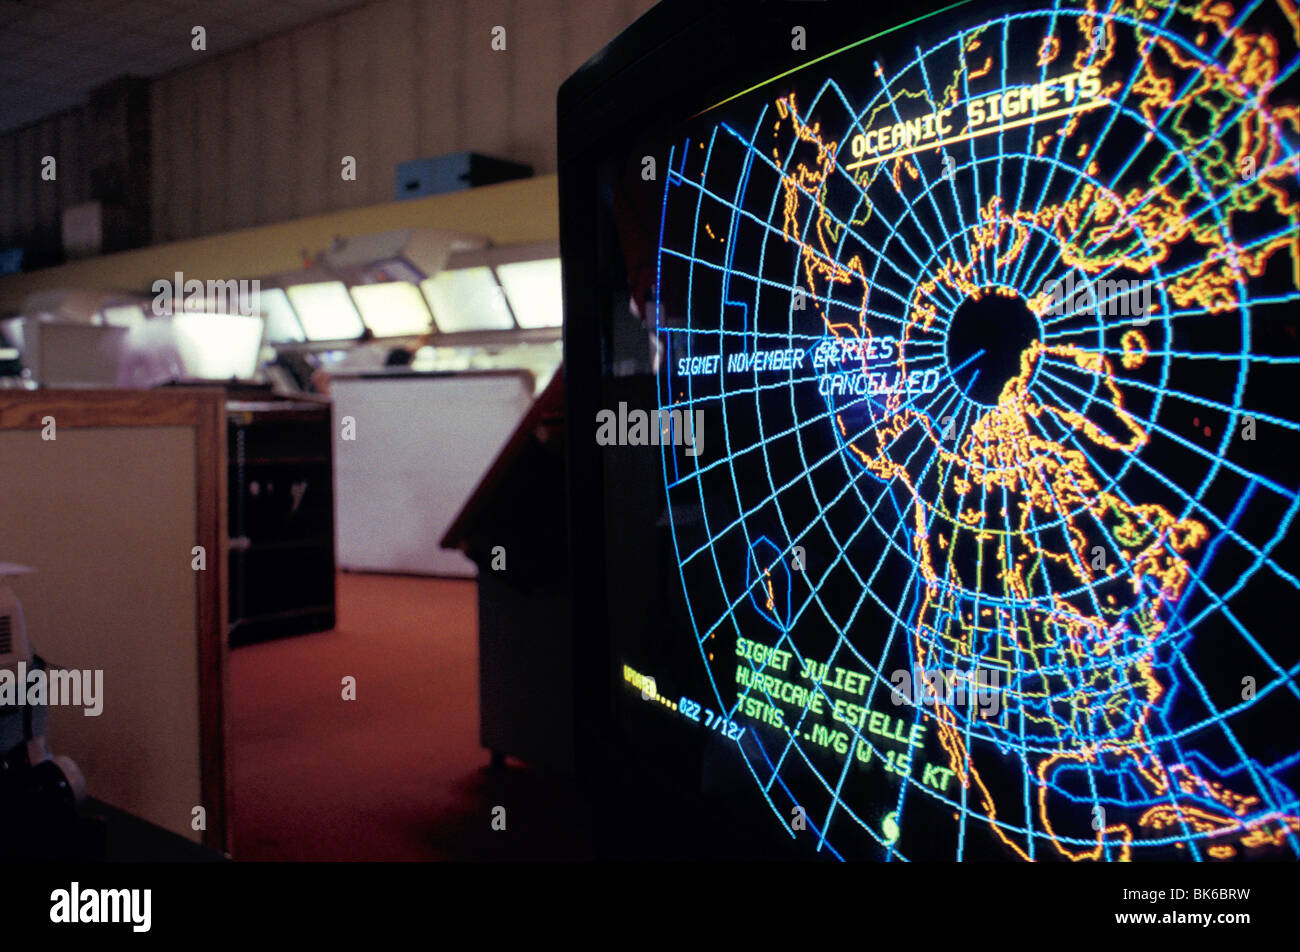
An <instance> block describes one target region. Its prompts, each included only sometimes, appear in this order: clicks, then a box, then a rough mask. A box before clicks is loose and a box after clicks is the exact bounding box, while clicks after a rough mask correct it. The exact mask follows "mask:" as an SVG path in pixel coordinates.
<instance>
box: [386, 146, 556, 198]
mask: <svg viewBox="0 0 1300 952" xmlns="http://www.w3.org/2000/svg"><path fill="white" fill-rule="evenodd" d="M532 174H533V167H532V166H531V165H525V164H524V163H522V162H511V161H510V160H509V159H496V158H493V157H492V156H490V155H480V154H479V153H477V152H452V153H449V154H448V155H439V156H436V157H434V158H432V159H412V160H410V161H409V162H402V163H399V164H398V166H397V198H398V200H399V201H400V200H401V199H403V198H422V197H423V196H425V195H438V194H440V193H442V192H455V191H458V190H460V189H463V188H474V187H475V186H478V185H492V184H494V183H496V182H506V181H509V180H510V179H520V178H528V177H529V176H531V175H532Z"/></svg>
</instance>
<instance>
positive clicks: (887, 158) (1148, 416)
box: [560, 0, 1300, 861]
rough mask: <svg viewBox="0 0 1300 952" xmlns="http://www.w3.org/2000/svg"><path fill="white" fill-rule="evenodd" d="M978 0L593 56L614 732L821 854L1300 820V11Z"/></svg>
mask: <svg viewBox="0 0 1300 952" xmlns="http://www.w3.org/2000/svg"><path fill="white" fill-rule="evenodd" d="M939 6H940V5H939V4H929V5H927V4H922V5H921V6H920V7H919V8H909V9H908V10H907V11H905V12H895V13H893V14H892V19H891V17H890V14H889V10H888V9H887V8H888V5H875V4H861V3H857V2H854V3H838V2H835V0H831V2H827V3H824V4H802V3H776V2H774V3H763V4H755V5H752V7H751V8H750V11H751V12H749V13H747V15H746V16H745V17H743V18H739V19H738V18H736V17H735V16H734V8H729V6H728V5H727V4H724V3H708V2H703V3H698V2H697V3H690V4H675V3H670V4H666V5H664V6H662V7H661V8H659V9H657V10H656V11H654V12H653V13H652V14H651V15H649V16H647V17H646V18H645V19H643V20H642V21H641V22H640V23H638V24H637V25H636V26H635V27H634V28H633V29H632V30H630V31H629V32H628V33H627V34H624V36H622V37H620V39H619V40H618V41H617V42H616V43H615V44H614V45H613V46H612V47H611V48H610V50H609V51H607V55H606V56H605V57H603V58H602V59H600V60H597V61H593V63H592V64H590V65H589V67H588V68H586V69H585V70H584V71H583V72H582V73H579V74H578V75H577V76H575V77H574V78H573V79H572V80H570V82H569V84H568V85H567V86H566V88H565V90H563V91H562V93H561V175H560V190H561V223H562V224H561V228H562V243H563V252H564V267H565V297H566V315H565V336H566V341H565V346H566V379H567V381H568V385H569V427H570V434H571V435H570V441H571V443H572V444H573V447H572V449H571V454H572V457H571V467H572V479H573V480H574V485H573V489H572V499H573V501H574V505H573V510H574V511H573V514H572V519H573V535H574V540H573V548H574V560H575V561H574V569H575V579H577V580H580V581H579V582H578V583H577V588H576V590H575V612H576V613H577V616H578V621H577V623H576V625H577V628H578V632H579V633H578V635H577V637H579V638H580V639H582V638H584V637H585V638H586V640H580V642H579V650H580V651H583V652H588V653H589V655H590V660H589V661H587V662H586V668H585V673H586V676H587V677H588V678H590V679H593V680H594V679H599V680H600V682H601V683H602V684H603V685H604V686H605V688H606V690H604V691H602V692H601V693H599V694H596V695H593V696H592V697H591V698H589V699H588V700H587V702H586V703H587V704H588V705H589V707H588V710H589V712H590V713H591V715H592V719H593V722H594V723H599V724H600V725H601V726H599V727H595V728H592V730H591V732H590V736H589V737H588V738H587V740H588V742H589V743H590V744H591V745H592V747H593V749H596V748H598V749H599V750H600V751H601V756H602V757H604V758H605V760H606V762H607V763H608V762H619V763H621V764H622V769H626V770H629V771H633V772H636V771H640V772H641V773H643V774H646V775H649V774H654V775H656V777H658V778H660V780H662V778H663V777H664V776H670V777H671V778H672V779H673V781H674V782H675V784H676V785H677V786H678V787H681V788H684V789H685V790H687V791H688V793H692V794H699V795H701V796H703V797H705V798H708V797H710V796H713V795H719V796H728V797H735V798H738V799H739V801H740V802H748V803H751V804H757V805H759V807H760V808H761V809H760V811H759V812H760V813H762V814H764V817H763V818H762V819H761V820H760V821H757V822H760V823H761V824H764V825H766V826H767V827H768V828H769V829H770V831H775V832H776V833H778V834H779V836H778V839H781V840H782V841H783V842H784V841H785V840H788V841H789V842H790V843H791V844H792V848H793V849H795V850H796V851H802V852H803V853H806V854H807V855H821V856H826V857H830V858H840V859H862V858H868V859H880V860H913V859H940V860H961V859H1008V860H1047V859H1056V860H1086V861H1118V860H1128V859H1134V860H1170V859H1173V860H1179V859H1185V860H1234V859H1243V858H1244V859H1251V858H1288V857H1289V858H1292V859H1294V858H1295V857H1296V856H1297V855H1300V805H1298V804H1297V790H1300V740H1298V739H1297V731H1296V724H1297V723H1300V690H1298V689H1297V686H1296V673H1297V671H1298V670H1300V642H1297V640H1296V638H1295V636H1294V629H1295V626H1294V624H1292V623H1289V622H1288V623H1285V624H1282V623H1279V619H1283V618H1294V617H1295V616H1296V613H1297V611H1298V610H1300V598H1298V597H1297V596H1298V586H1300V581H1298V578H1300V558H1298V556H1297V546H1296V533H1295V529H1294V518H1295V516H1296V512H1297V508H1298V507H1300V423H1298V422H1297V420H1298V419H1300V413H1298V411H1297V404H1296V400H1295V394H1296V388H1295V382H1294V380H1295V374H1296V372H1297V369H1298V368H1297V364H1298V363H1300V340H1298V337H1297V325H1298V323H1300V322H1298V318H1297V315H1298V314H1300V307H1298V306H1297V305H1298V304H1300V246H1298V245H1297V242H1296V208H1297V201H1298V200H1300V186H1298V183H1297V179H1298V176H1300V159H1298V158H1297V149H1298V148H1300V110H1298V108H1297V96H1296V81H1295V73H1296V70H1297V68H1300V59H1298V58H1297V46H1296V44H1297V33H1296V30H1295V15H1294V12H1293V11H1291V12H1290V13H1288V7H1287V5H1285V4H1281V3H1278V4H1274V3H1253V4H1238V3H1222V4H1217V5H1215V6H1214V7H1213V9H1212V10H1210V9H1207V8H1206V7H1205V6H1204V5H1201V6H1196V5H1175V4H1172V3H1155V4H1148V5H1145V6H1143V7H1141V8H1140V12H1136V13H1135V12H1134V9H1133V8H1132V6H1131V5H1127V4H1120V3H1111V4H1109V5H1107V4H1106V3H1104V2H1103V3H1101V4H1096V5H1084V4H1073V3H1056V4H1053V3H1050V2H1039V3H992V4H990V3H982V2H970V3H959V4H953V5H950V6H948V7H946V8H944V9H942V10H940V11H938V12H935V11H936V8H938V7H939ZM1093 6H1095V7H1096V9H1095V10H1094V9H1092V8H1091V7H1093ZM729 9H730V13H731V15H730V16H728V12H729ZM1288 17H1289V19H1288ZM904 21H906V22H904ZM724 24H726V25H727V26H724ZM728 31H730V32H728ZM684 62H685V63H690V65H691V68H690V69H688V70H677V69H669V68H668V65H669V64H672V63H678V64H680V63H684ZM683 74H685V75H683ZM588 583H590V584H589V585H588ZM584 626H585V627H584ZM583 630H591V631H595V632H599V633H600V634H599V635H588V636H583V635H582V634H581V632H582V631H583ZM629 765H630V766H629ZM660 780H656V781H654V782H656V783H658V782H660ZM656 789H658V788H656Z"/></svg>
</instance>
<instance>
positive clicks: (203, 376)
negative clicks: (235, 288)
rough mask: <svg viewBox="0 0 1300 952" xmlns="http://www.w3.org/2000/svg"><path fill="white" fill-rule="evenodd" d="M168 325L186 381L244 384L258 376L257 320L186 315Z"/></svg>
mask: <svg viewBox="0 0 1300 952" xmlns="http://www.w3.org/2000/svg"><path fill="white" fill-rule="evenodd" d="M171 322H172V334H173V336H174V338H175V342H176V351H177V354H178V355H179V357H180V362H181V366H182V367H183V368H184V373H185V376H186V377H187V378H190V379H194V380H228V379H230V378H231V377H235V378H237V379H239V380H247V379H249V378H250V377H252V376H253V375H254V374H255V373H256V372H257V357H258V352H259V351H260V350H261V347H262V330H263V326H264V325H263V322H262V319H261V318H260V317H249V316H246V315H242V314H202V313H197V314H196V313H190V312H186V313H183V314H176V315H174V316H173V317H172V318H171Z"/></svg>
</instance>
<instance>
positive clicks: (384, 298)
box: [352, 281, 429, 337]
mask: <svg viewBox="0 0 1300 952" xmlns="http://www.w3.org/2000/svg"><path fill="white" fill-rule="evenodd" d="M352 299H353V300H354V301H356V304H357V310H359V311H360V312H361V319H362V320H363V321H365V323H366V326H367V327H369V328H370V330H371V331H373V332H374V335H375V336H376V337H411V336H414V335H417V334H427V333H428V332H429V308H428V307H427V306H425V303H424V298H423V297H421V296H420V289H419V288H417V287H416V286H415V285H414V284H411V283H410V282H409V281H388V282H385V283H383V284H359V285H357V286H356V287H354V288H353V289H352Z"/></svg>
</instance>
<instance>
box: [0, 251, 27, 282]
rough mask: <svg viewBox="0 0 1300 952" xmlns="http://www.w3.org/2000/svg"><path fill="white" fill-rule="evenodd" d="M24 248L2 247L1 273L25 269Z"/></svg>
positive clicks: (0, 256) (12, 272)
mask: <svg viewBox="0 0 1300 952" xmlns="http://www.w3.org/2000/svg"><path fill="white" fill-rule="evenodd" d="M23 250H24V249H23V248H22V246H21V245H20V246H18V247H15V248H0V275H4V274H18V273H19V272H20V271H22V270H23Z"/></svg>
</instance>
